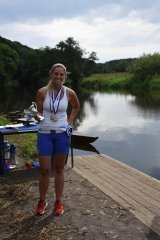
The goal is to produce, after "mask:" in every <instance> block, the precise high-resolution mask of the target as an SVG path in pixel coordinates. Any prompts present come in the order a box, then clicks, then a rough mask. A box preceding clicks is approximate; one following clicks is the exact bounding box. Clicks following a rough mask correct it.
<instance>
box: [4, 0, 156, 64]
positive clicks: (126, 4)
mask: <svg viewBox="0 0 160 240" xmlns="http://www.w3.org/2000/svg"><path fill="white" fill-rule="evenodd" d="M2 2H3V1H1V2H0V7H1V4H2ZM17 2H18V3H19V4H20V2H19V1H18V0H15V1H14V4H15V6H14V9H16V3H17ZM33 2H34V5H33V6H34V8H35V7H36V4H37V8H38V9H40V12H39V13H38V11H37V12H35V16H34V15H33V14H32V12H31V13H29V12H28V13H27V11H26V12H25V14H24V20H23V21H19V17H18V15H20V16H21V12H17V20H16V10H15V12H13V11H11V10H10V11H11V15H12V14H13V15H14V19H15V20H14V21H10V20H9V17H8V20H7V14H8V13H9V12H7V13H6V19H5V22H3V21H2V24H1V25H0V34H1V36H2V37H5V38H8V39H10V40H14V41H19V42H21V43H22V44H24V45H28V46H30V47H33V48H39V47H45V46H49V47H55V46H56V44H58V43H59V42H60V41H65V40H66V39H67V38H68V37H73V38H74V39H75V40H76V41H77V42H79V44H80V47H81V48H82V49H86V51H87V52H92V51H95V52H97V56H98V58H99V61H100V62H105V61H109V60H113V59H120V58H130V57H139V56H140V55H142V54H143V53H154V52H158V51H159V42H160V24H159V17H158V15H157V9H159V7H160V4H158V3H159V2H158V1H157V0H154V4H153V5H151V3H150V1H148V0H145V1H143V4H142V3H141V4H140V3H139V4H138V1H134V4H133V1H129V0H128V1H127V0H126V1H124V0H122V1H121V2H120V1H116V0H115V1H102V0H100V1H97V0H95V1H90V4H87V3H86V4H85V2H84V1H81V2H76V4H77V5H75V4H74V1H72V0H70V1H64V4H62V3H61V4H60V3H59V2H58V1H54V3H55V5H54V4H53V1H51V0H48V1H47V4H48V5H47V6H48V7H50V8H51V9H52V8H53V6H54V11H53V13H52V14H51V12H52V11H49V14H48V16H49V17H46V19H45V21H43V20H42V19H43V17H44V18H45V16H46V11H47V9H46V7H45V5H44V2H43V1H38V2H37V0H36V1H33ZM3 3H4V2H3ZM7 3H9V1H8V2H7ZM23 3H24V6H28V7H27V10H29V9H30V8H31V6H32V5H31V6H30V7H29V3H28V5H26V3H27V2H26V1H25V0H23ZM51 3H52V4H51ZM66 3H68V5H69V6H68V8H70V7H71V6H72V8H71V9H70V11H71V10H72V11H73V12H74V10H75V13H74V14H75V16H74V17H73V15H74V14H73V13H70V12H69V11H68V10H67V9H68V8H67V9H66V12H65V14H63V12H64V11H63V9H64V8H65V6H66ZM98 3H99V4H98ZM131 4H132V5H131ZM8 6H12V7H13V5H8ZM20 6H21V7H19V8H18V9H19V10H21V9H22V4H21V5H20ZM51 6H52V7H51ZM76 6H77V7H76ZM42 7H43V8H44V11H43V8H42ZM78 7H79V8H78ZM61 9H62V12H61V11H60V10H61ZM2 10H3V9H2ZM2 10H1V11H2ZM24 10H25V7H24V9H23V11H24ZM17 11H18V10H17ZM55 11H57V12H58V11H60V13H56V14H54V13H55ZM40 13H42V16H40ZM69 13H70V15H69ZM27 14H28V18H27ZM158 14H159V12H158ZM66 15H67V17H66ZM3 16H5V12H3ZM20 18H21V17H20Z"/></svg>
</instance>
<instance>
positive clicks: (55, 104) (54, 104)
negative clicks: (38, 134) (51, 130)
mask: <svg viewBox="0 0 160 240" xmlns="http://www.w3.org/2000/svg"><path fill="white" fill-rule="evenodd" d="M61 95H62V87H61V88H60V90H59V91H58V93H57V96H56V97H55V96H54V89H52V92H51V98H50V99H51V101H50V111H51V116H50V120H51V121H53V122H56V121H57V117H56V114H57V112H58V108H59V103H60V100H61ZM53 113H54V115H53Z"/></svg>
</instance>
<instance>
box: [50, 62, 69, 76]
mask: <svg viewBox="0 0 160 240" xmlns="http://www.w3.org/2000/svg"><path fill="white" fill-rule="evenodd" d="M56 67H62V68H63V69H64V71H65V73H67V69H66V67H65V66H64V65H63V64H62V63H56V64H54V65H53V66H52V68H51V70H50V74H51V73H52V72H53V70H54V69H55V68H56Z"/></svg>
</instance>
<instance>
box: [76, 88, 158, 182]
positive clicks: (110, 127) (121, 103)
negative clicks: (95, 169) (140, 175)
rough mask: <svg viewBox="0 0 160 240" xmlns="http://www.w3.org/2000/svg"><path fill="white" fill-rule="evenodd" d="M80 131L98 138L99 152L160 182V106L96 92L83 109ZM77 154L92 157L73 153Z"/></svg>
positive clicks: (97, 146)
mask: <svg viewBox="0 0 160 240" xmlns="http://www.w3.org/2000/svg"><path fill="white" fill-rule="evenodd" d="M82 112H83V114H82V118H83V120H82V121H81V123H80V125H79V126H78V127H77V130H76V131H77V132H78V133H79V134H81V135H90V136H98V137H99V139H98V140H97V141H96V142H94V143H93V145H94V146H95V147H96V148H97V150H98V151H99V152H100V153H104V154H106V155H108V156H111V157H113V158H115V159H116V160H119V161H120V162H123V163H125V164H127V165H129V166H132V167H134V168H136V169H138V170H140V171H142V172H144V173H147V174H149V175H151V176H153V177H155V178H157V179H160V103H155V102H153V101H151V100H150V101H149V100H148V99H147V98H146V99H144V98H142V99H137V98H135V97H134V96H131V95H125V94H115V93H114V94H113V93H112V94H111V93H99V92H95V93H93V94H92V95H91V96H90V99H89V100H87V101H85V102H84V104H83V106H82ZM74 153H75V155H81V154H91V153H89V152H86V151H81V150H74Z"/></svg>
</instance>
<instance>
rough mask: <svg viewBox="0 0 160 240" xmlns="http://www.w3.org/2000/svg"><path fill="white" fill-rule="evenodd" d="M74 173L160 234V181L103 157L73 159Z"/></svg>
mask: <svg viewBox="0 0 160 240" xmlns="http://www.w3.org/2000/svg"><path fill="white" fill-rule="evenodd" d="M73 170H74V171H75V172H77V173H78V174H80V175H81V176H83V177H84V178H86V179H87V180H88V181H90V182H91V183H92V184H94V185H95V186H96V187H97V188H99V189H100V190H101V191H102V192H104V193H105V194H106V195H108V196H110V197H111V198H112V199H113V200H114V201H116V202H117V203H119V204H121V205H122V206H123V207H125V208H127V209H128V210H129V211H130V212H131V213H132V214H134V216H135V217H136V218H137V219H139V220H140V221H141V222H143V223H144V224H145V225H147V226H148V227H150V228H151V229H152V230H153V231H154V232H156V233H157V234H159V235H160V181H158V180H156V179H155V178H152V177H150V176H148V175H146V174H144V173H142V172H140V171H138V170H136V169H134V168H132V167H129V166H127V165H125V164H123V163H121V162H119V161H117V160H115V159H112V158H110V157H108V156H106V155H104V154H98V155H84V156H76V157H74V168H73Z"/></svg>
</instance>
